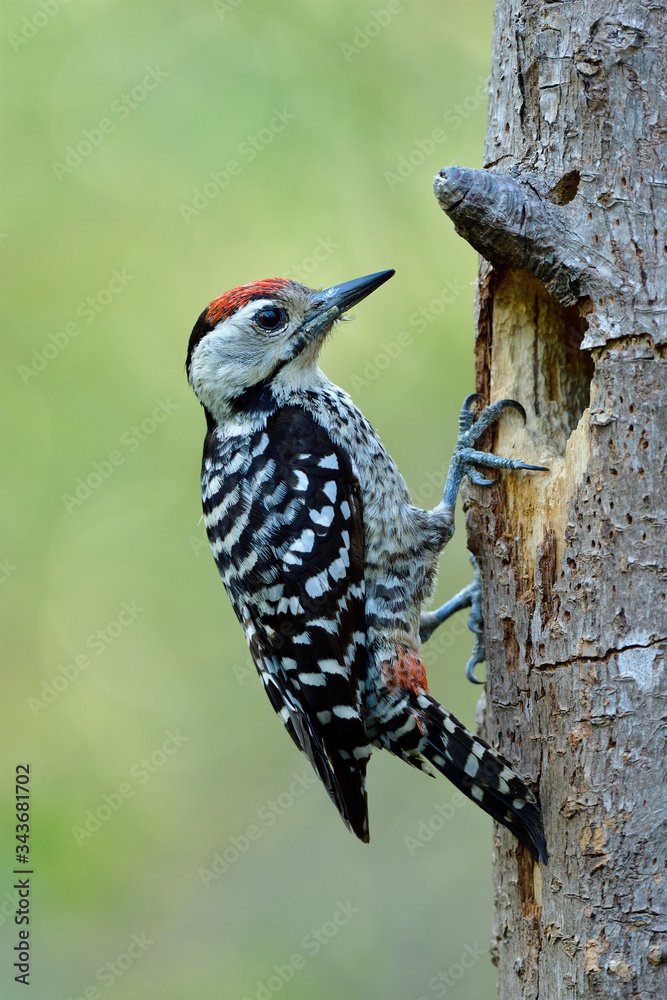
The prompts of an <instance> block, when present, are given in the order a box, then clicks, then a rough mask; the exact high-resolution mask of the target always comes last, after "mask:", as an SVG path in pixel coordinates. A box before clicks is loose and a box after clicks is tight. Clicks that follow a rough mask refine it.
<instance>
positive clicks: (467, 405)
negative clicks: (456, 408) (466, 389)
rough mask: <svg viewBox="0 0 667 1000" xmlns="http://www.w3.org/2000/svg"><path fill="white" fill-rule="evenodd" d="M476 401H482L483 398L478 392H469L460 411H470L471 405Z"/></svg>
mask: <svg viewBox="0 0 667 1000" xmlns="http://www.w3.org/2000/svg"><path fill="white" fill-rule="evenodd" d="M478 399H484V396H482V394H481V393H480V392H471V393H470V395H469V396H466V398H465V399H464V400H463V405H462V407H461V409H462V410H470V408H471V406H472V404H473V403H476V402H477V400H478Z"/></svg>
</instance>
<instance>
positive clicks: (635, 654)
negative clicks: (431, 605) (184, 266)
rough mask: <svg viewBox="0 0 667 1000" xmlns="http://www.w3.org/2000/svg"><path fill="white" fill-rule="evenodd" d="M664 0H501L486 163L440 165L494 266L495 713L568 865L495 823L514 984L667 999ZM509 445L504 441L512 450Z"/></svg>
mask: <svg viewBox="0 0 667 1000" xmlns="http://www.w3.org/2000/svg"><path fill="white" fill-rule="evenodd" d="M666 87H667V6H666V4H665V3H662V2H658V0H656V2H653V3H649V2H646V3H644V4H641V3H638V2H628V3H618V2H613V3H609V2H603V0H576V2H569V3H565V2H561V3H556V2H552V3H549V2H539V3H538V2H537V0H497V6H496V22H495V30H494V39H493V70H492V74H491V87H490V108H489V122H488V133H487V143H486V151H485V169H484V170H481V171H474V170H465V169H462V168H448V169H446V170H443V171H442V172H441V173H440V174H439V175H438V177H437V178H436V183H435V190H436V195H437V197H438V200H439V201H440V204H441V206H442V207H443V208H444V210H445V211H446V212H447V213H448V215H449V216H450V217H451V218H452V220H453V221H454V224H455V226H456V228H457V231H458V232H459V233H460V234H461V235H462V236H464V237H465V238H466V239H467V240H468V241H469V242H470V243H472V245H473V246H474V247H476V248H477V249H478V250H479V252H480V253H481V254H482V255H483V257H484V258H485V259H483V260H482V261H481V264H480V273H479V284H478V302H477V338H476V372H477V389H478V391H479V392H481V393H483V394H484V396H485V397H486V398H487V399H490V400H497V399H501V398H503V397H511V398H514V399H517V400H519V401H520V402H521V403H522V404H523V405H524V407H525V409H526V413H527V421H526V424H525V426H522V423H521V420H520V419H519V417H518V416H507V417H503V420H502V423H501V425H500V427H499V428H498V429H497V431H496V433H495V437H494V440H493V442H492V443H493V450H494V451H496V452H498V453H499V454H503V455H509V456H514V457H521V458H523V459H524V460H525V461H527V462H532V463H535V464H542V465H547V466H549V468H550V470H551V471H550V473H548V474H547V473H543V474H538V473H533V474H528V473H523V474H516V473H514V474H505V475H504V476H503V478H502V479H501V481H500V482H499V483H498V485H496V486H493V487H491V488H490V489H487V490H484V489H480V488H478V487H470V488H469V489H468V491H467V495H466V498H465V499H466V505H467V518H468V531H469V540H470V547H471V549H472V551H473V552H474V553H475V555H476V556H477V558H478V561H479V565H480V569H481V573H482V581H483V588H484V615H485V635H486V648H487V678H488V679H487V685H486V692H485V695H486V707H485V712H484V730H485V735H486V736H487V738H488V739H489V740H490V741H491V742H492V743H493V744H494V745H495V746H497V747H499V748H500V750H501V751H502V752H503V753H504V754H506V755H507V756H508V757H509V758H510V759H511V760H512V761H513V762H514V763H515V764H516V765H517V766H518V767H519V769H520V770H521V771H523V772H524V773H525V774H526V776H527V777H528V778H529V779H530V780H531V781H533V782H534V787H535V788H536V790H537V791H538V794H539V797H540V800H541V804H542V809H543V812H544V819H545V830H546V836H547V844H548V848H549V852H550V861H549V865H548V866H546V867H545V866H541V867H538V866H536V865H534V864H533V861H532V859H531V857H530V855H529V854H528V852H527V851H526V850H525V849H523V848H522V847H521V846H520V845H518V844H517V841H516V840H515V839H514V838H513V837H512V836H511V835H510V834H508V833H507V832H506V831H505V830H504V829H501V828H498V827H496V830H495V854H494V858H495V871H494V882H495V906H496V911H495V927H494V934H493V939H492V954H493V958H494V961H496V962H497V964H498V973H499V990H500V996H501V997H502V998H503V1000H506V998H519V997H521V998H531V1000H532V998H540V1000H554V998H561V997H563V998H568V1000H570V998H571V1000H575V998H579V997H591V998H597V997H600V998H602V997H604V998H608V997H611V998H616V997H640V998H641V1000H649V998H651V1000H652V998H655V1000H658V998H660V1000H665V998H666V997H667V853H666V852H667V797H666V795H665V769H666V768H665V765H666V762H667V677H666V675H665V650H666V648H667V613H666V604H667V601H666V590H667V569H666V558H665V549H666V540H667V513H666V508H667V502H666V494H667V475H666V474H667V444H666V437H667V435H666V433H665V431H666V428H667V361H666V360H665V357H666V353H667V351H666V346H665V345H666V344H667V277H666V273H665V266H666V263H667V206H666V193H667V100H666V97H665V88H666ZM490 443H491V442H490Z"/></svg>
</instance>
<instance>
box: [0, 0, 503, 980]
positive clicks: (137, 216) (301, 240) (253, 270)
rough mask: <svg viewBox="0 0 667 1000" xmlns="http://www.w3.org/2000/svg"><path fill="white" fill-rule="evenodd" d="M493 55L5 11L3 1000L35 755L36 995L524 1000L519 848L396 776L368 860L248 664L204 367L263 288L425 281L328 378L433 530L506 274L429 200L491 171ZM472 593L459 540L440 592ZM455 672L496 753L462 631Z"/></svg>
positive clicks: (368, 318) (425, 786) (330, 351)
mask: <svg viewBox="0 0 667 1000" xmlns="http://www.w3.org/2000/svg"><path fill="white" fill-rule="evenodd" d="M491 28H492V3H491V0H469V2H468V3H466V4H461V3H454V2H452V0H440V2H437V0H414V2H407V0H404V2H402V3H399V2H397V0H392V2H391V3H387V2H386V0H378V2H377V3H376V4H369V3H357V2H351V0H342V2H338V3H336V4H323V3H317V2H315V0H293V2H290V3H284V4H281V5H278V4H276V3H270V2H269V0H229V2H224V0H221V2H218V3H215V4H214V3H210V2H206V3H204V2H195V3H190V4H182V3H175V2H173V0H162V2H160V3H157V2H154V0H151V2H145V3H141V4H138V3H131V2H129V0H124V2H114V3H112V2H109V0H85V2H83V0H72V2H70V3H68V4H67V5H65V6H61V5H60V3H59V2H58V0H40V2H38V3H36V2H32V0H31V2H29V3H16V4H6V5H5V6H4V28H3V35H4V42H3V44H4V59H3V60H2V62H3V70H2V73H3V80H2V82H3V88H2V92H3V95H4V96H3V98H2V100H3V104H4V111H5V143H4V170H5V185H4V191H5V198H4V209H3V214H2V219H1V222H0V229H1V230H2V238H1V240H0V253H2V255H3V257H4V261H3V269H2V270H3V275H4V283H5V315H6V330H7V334H6V336H5V363H4V365H3V366H2V375H1V377H2V392H1V394H0V406H1V414H2V429H3V458H4V470H3V475H2V481H1V485H0V488H1V490H2V499H3V511H4V517H3V526H2V542H1V549H0V560H1V569H0V595H1V603H2V609H3V625H2V638H1V641H2V654H3V667H4V684H5V694H4V696H3V713H2V733H3V737H4V743H5V747H6V750H5V753H4V754H3V774H2V778H1V780H0V794H1V795H2V798H3V812H2V815H3V823H2V835H3V847H2V857H1V859H0V860H1V870H0V879H1V883H2V885H1V891H0V896H1V898H2V902H1V903H0V923H1V924H2V935H1V942H2V955H1V958H2V982H1V984H0V996H2V997H5V996H7V997H14V996H23V995H24V992H23V987H21V986H18V985H15V984H14V982H13V972H12V971H11V964H12V962H13V958H12V957H11V956H12V947H13V945H14V944H15V943H16V941H17V933H16V932H17V928H16V927H15V925H14V916H13V914H14V909H15V905H16V902H15V895H14V892H13V890H12V885H13V878H14V877H13V875H12V869H13V865H14V861H13V839H12V838H13V823H14V817H13V776H14V766H15V764H16V763H19V762H25V761H28V762H30V764H31V768H32V796H33V798H32V802H33V810H32V812H33V815H32V822H33V833H32V847H33V853H32V861H33V863H34V871H35V874H34V875H33V876H32V911H31V915H32V919H31V924H30V929H31V938H30V943H31V949H32V952H33V960H32V983H33V986H32V990H31V993H30V996H31V997H32V998H33V1000H42V998H44V1000H60V998H62V1000H67V998H69V997H71V998H75V997H83V996H85V997H88V998H91V997H97V996H106V995H107V994H108V992H109V990H113V994H112V996H113V998H114V1000H116V998H117V1000H121V998H128V1000H135V998H146V997H156V998H160V1000H172V998H173V1000H181V998H185V997H187V998H195V1000H200V998H201V1000H204V998H207V1000H208V998H216V1000H217V998H222V1000H228V998H229V1000H235V998H239V1000H241V998H244V997H248V998H253V1000H254V998H256V997H258V998H260V1000H261V998H263V1000H266V998H267V996H268V997H270V996H273V995H276V994H280V995H282V996H285V997H289V998H290V1000H300V998H306V997H308V998H312V997H317V998H318V1000H328V998H340V997H343V996H344V997H351V998H354V997H359V998H361V997H363V998H364V1000H410V998H415V1000H416V998H419V997H422V998H423V997H427V998H429V1000H430V998H431V997H437V996H444V995H448V996H450V995H451V996H458V997H461V998H462V1000H463V998H468V997H475V998H482V997H492V996H494V995H495V974H494V970H493V967H492V966H491V964H490V962H489V959H488V956H487V954H486V950H487V944H488V938H489V932H490V925H491V913H492V907H491V881H490V875H491V871H490V854H491V847H492V830H491V823H490V820H489V819H488V818H487V817H486V816H485V815H484V814H482V812H481V811H480V810H478V809H476V808H475V807H474V806H473V805H471V804H469V803H467V802H465V804H463V805H462V804H461V802H460V799H458V797H456V795H455V793H454V789H453V787H452V786H451V785H449V784H448V783H447V782H446V781H445V780H444V779H439V780H438V781H437V782H436V781H432V780H430V779H429V778H427V777H425V776H423V775H420V774H418V773H417V772H416V771H413V770H411V769H410V768H408V767H405V766H404V765H402V764H401V763H400V762H399V761H397V760H395V759H394V758H392V757H390V756H389V755H387V754H377V755H375V756H374V757H373V761H372V763H371V766H370V775H369V778H370V780H369V797H370V813H371V843H370V845H369V846H364V845H362V844H360V843H358V842H357V841H356V840H355V839H354V838H353V837H352V836H350V834H348V833H347V831H346V830H345V829H344V827H343V825H342V823H341V821H340V819H339V817H338V815H337V813H336V811H335V809H334V808H333V806H332V805H331V803H330V802H329V800H328V798H327V796H326V794H325V793H324V791H323V789H322V788H321V787H319V786H318V785H316V784H314V783H312V784H308V781H309V780H310V775H309V773H308V770H307V766H306V763H305V761H304V760H303V758H301V757H300V755H299V754H298V753H297V751H296V750H295V748H294V746H293V745H292V743H291V741H290V740H289V739H288V737H287V736H286V734H285V732H284V731H283V729H282V726H281V725H280V723H279V722H278V721H277V720H276V719H275V717H274V714H273V711H272V709H271V707H270V705H269V702H268V700H267V698H266V696H265V694H264V692H263V690H262V686H261V684H260V683H259V681H258V679H257V677H256V676H255V675H254V671H253V670H252V669H251V668H249V665H248V656H247V650H246V647H245V642H244V638H243V635H242V632H241V630H240V628H239V626H238V624H237V622H236V619H235V618H234V616H233V613H232V610H231V607H230V605H229V602H228V600H227V597H226V594H225V592H224V589H223V587H222V584H221V583H220V581H219V579H218V576H217V571H216V569H215V566H214V563H213V560H212V558H211V556H210V553H209V552H208V549H207V546H206V543H205V541H204V534H203V529H202V526H201V524H200V523H199V520H200V500H199V483H198V479H199V462H200V455H201V446H202V441H203V433H204V418H203V414H202V412H201V410H200V407H199V405H198V403H197V402H196V400H195V398H194V396H193V395H192V393H191V391H190V389H189V387H188V386H187V384H186V381H185V376H184V370H183V366H184V360H185V352H186V346H187V340H188V336H189V332H190V330H191V328H192V325H193V324H194V321H195V319H196V317H197V315H198V314H199V312H200V311H201V309H202V308H203V307H204V306H205V305H206V304H207V303H208V302H209V301H210V300H211V299H212V298H213V297H215V296H217V295H219V294H220V293H221V292H223V291H225V290H226V289H228V288H231V287H233V286H234V285H237V284H240V283H242V282H246V281H251V280H253V279H256V278H261V277H267V276H271V275H288V276H292V277H298V278H301V279H302V280H306V281H307V282H308V283H310V284H312V285H314V286H319V287H326V286H327V285H331V284H334V283H336V282H339V281H346V280H348V279H351V278H355V277H358V276H360V275H363V274H366V273H368V272H371V271H377V270H380V269H382V268H387V267H394V268H396V277H395V278H394V279H393V280H392V281H391V282H390V283H389V284H388V285H386V286H385V287H383V288H382V289H381V290H380V291H378V292H377V293H376V294H375V295H373V296H372V297H371V298H370V299H368V300H367V301H366V302H364V303H363V305H361V306H359V307H358V309H357V311H356V321H355V323H354V324H352V325H350V324H347V325H343V326H341V327H340V328H339V329H338V331H337V333H336V335H335V337H334V338H332V340H331V342H330V343H329V344H328V345H327V347H326V348H325V350H324V353H323V358H322V365H323V367H324V369H325V370H326V372H327V374H328V375H329V376H330V377H331V378H332V379H333V380H334V381H336V382H338V383H339V384H340V385H342V386H343V387H345V388H346V389H348V390H349V391H350V392H351V393H352V394H353V396H354V398H355V400H356V401H357V403H358V404H359V405H360V406H361V408H362V409H363V411H364V412H365V413H366V415H367V416H368V417H369V418H370V419H371V420H372V421H373V423H374V424H375V426H376V427H377V428H378V430H379V432H380V434H381V436H382V438H383V440H384V442H385V444H386V445H387V447H388V448H389V450H390V452H391V453H392V455H393V456H394V458H395V459H396V461H397V462H398V464H399V466H400V468H401V470H402V471H403V473H404V475H405V477H406V479H407V481H408V484H409V485H410V488H411V489H412V491H413V497H414V499H415V502H417V503H420V504H421V505H423V506H432V505H433V504H434V503H435V502H437V501H436V495H437V493H438V490H439V489H440V488H441V486H442V484H443V482H444V469H446V465H447V460H448V457H449V455H450V454H451V450H452V447H453V444H454V440H455V432H456V416H457V411H458V408H459V405H460V402H461V399H462V398H463V396H464V395H465V394H466V393H467V392H469V391H471V390H472V388H473V356H472V346H473V301H474V289H473V282H474V279H475V271H476V256H475V254H474V253H473V252H472V251H471V249H470V248H469V247H468V246H467V245H466V244H465V243H464V242H463V241H462V240H461V239H459V238H458V237H457V236H456V234H455V233H454V230H453V227H452V225H451V223H450V222H449V221H448V220H447V218H446V217H445V216H444V215H443V214H442V212H441V211H440V209H439V208H438V205H437V203H436V201H435V199H434V197H433V194H432V191H431V181H432V177H433V174H434V173H435V172H436V171H437V170H438V169H439V168H440V167H441V166H442V165H444V164H451V163H459V164H462V165H468V166H479V165H480V163H481V153H482V147H483V137H484V132H485V119H486V98H485V96H484V80H485V78H486V76H487V74H488V68H489V60H490V50H491ZM278 113H279V114H278ZM434 130H439V131H436V132H435V134H434ZM230 161H234V162H235V163H236V167H232V168H231V171H230V170H229V163H230ZM226 173H227V174H228V176H226ZM211 175H214V177H215V176H217V180H215V179H214V177H212V176H211ZM197 192H199V194H198V193H197ZM420 310H424V311H423V312H421V313H420ZM399 335H401V336H399ZM110 456H111V457H110ZM86 481H87V482H86ZM77 490H78V494H77ZM469 578H470V570H469V566H468V564H467V558H466V554H465V543H464V537H463V531H462V518H461V517H460V516H459V534H458V535H457V536H456V537H455V539H454V541H453V542H452V544H451V546H450V548H449V549H448V551H447V553H446V555H445V557H444V560H443V570H442V572H441V578H440V583H439V589H438V596H439V597H440V598H442V599H443V600H444V599H445V598H446V597H447V596H450V595H451V594H452V593H453V592H454V591H455V589H458V588H459V587H461V586H464V585H465V584H466V583H467V582H468V581H469ZM128 609H129V610H128ZM432 645H433V653H432V654H431V655H430V656H429V658H428V659H427V663H428V665H429V674H430V679H431V689H432V691H433V692H434V693H435V694H436V696H438V697H440V699H441V700H442V701H443V702H444V703H445V704H446V705H447V706H448V707H449V708H450V709H452V710H453V711H454V712H455V713H456V714H457V715H459V716H460V717H462V719H463V720H464V721H465V722H467V723H468V724H469V725H473V722H474V710H475V702H476V698H477V695H478V691H476V690H475V689H473V687H472V686H471V685H468V684H467V683H466V682H465V680H464V678H463V667H464V664H465V661H466V659H467V657H468V655H469V652H470V648H471V637H470V635H469V633H467V632H466V629H465V620H464V618H463V616H461V621H459V622H456V623H454V624H452V625H451V626H448V627H447V626H446V627H443V632H442V635H439V636H438V638H435V637H434V639H433V640H432ZM427 648H428V647H427ZM170 734H171V735H170ZM165 741H166V742H165ZM295 774H296V775H297V776H305V779H306V787H305V788H303V785H301V784H299V783H298V782H297V783H295V778H294V775H295ZM121 788H122V789H123V790H122V791H119V789H121ZM297 792H302V794H296V793H297ZM453 796H454V798H453ZM438 807H439V808H438ZM95 814H98V815H97V818H95ZM86 821H88V827H89V829H86ZM96 826H97V827H98V829H94V828H95V827H96ZM91 828H92V829H91ZM248 828H251V829H250V830H249V829H248ZM82 831H83V832H82ZM420 836H421V839H419V837H420ZM429 836H430V839H428V838H429ZM253 838H254V839H253ZM216 852H217V856H218V857H219V858H222V859H223V861H224V859H225V858H226V859H227V861H226V862H225V863H226V864H227V868H226V870H224V871H223V870H222V867H223V866H222V864H221V863H220V861H218V863H217V867H218V872H217V873H216V872H215V871H214V858H215V856H216ZM206 872H209V875H207V874H206ZM205 882H206V883H207V884H206V885H205V884H204V883H205ZM341 904H342V906H341ZM313 931H317V934H319V935H320V939H321V940H320V943H318V942H317V936H315V937H314V936H313ZM133 935H134V937H133ZM293 956H299V959H297V960H295V962H294V963H293V965H292V967H291V975H290V969H289V963H290V962H291V961H292V958H293ZM275 967H277V970H276V968H275ZM295 967H296V971H295ZM468 967H469V968H468ZM86 991H87V992H86ZM95 991H97V992H95Z"/></svg>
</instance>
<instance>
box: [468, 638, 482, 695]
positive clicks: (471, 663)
mask: <svg viewBox="0 0 667 1000" xmlns="http://www.w3.org/2000/svg"><path fill="white" fill-rule="evenodd" d="M485 659H486V653H485V650H484V639H483V638H482V637H481V636H480V635H478V636H477V638H476V639H475V645H474V647H473V651H472V656H471V657H470V659H469V660H468V662H467V663H466V677H467V679H468V680H469V681H470V682H471V683H472V684H483V683H484V681H480V679H479V677H477V676H475V667H476V666H477V664H478V663H482V662H483V661H484V660H485Z"/></svg>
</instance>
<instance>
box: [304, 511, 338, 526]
mask: <svg viewBox="0 0 667 1000" xmlns="http://www.w3.org/2000/svg"><path fill="white" fill-rule="evenodd" d="M333 519H334V509H333V507H323V508H322V510H311V512H310V520H311V521H314V522H315V524H321V525H322V526H323V527H324V528H328V527H330V526H331V522H332V521H333Z"/></svg>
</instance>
